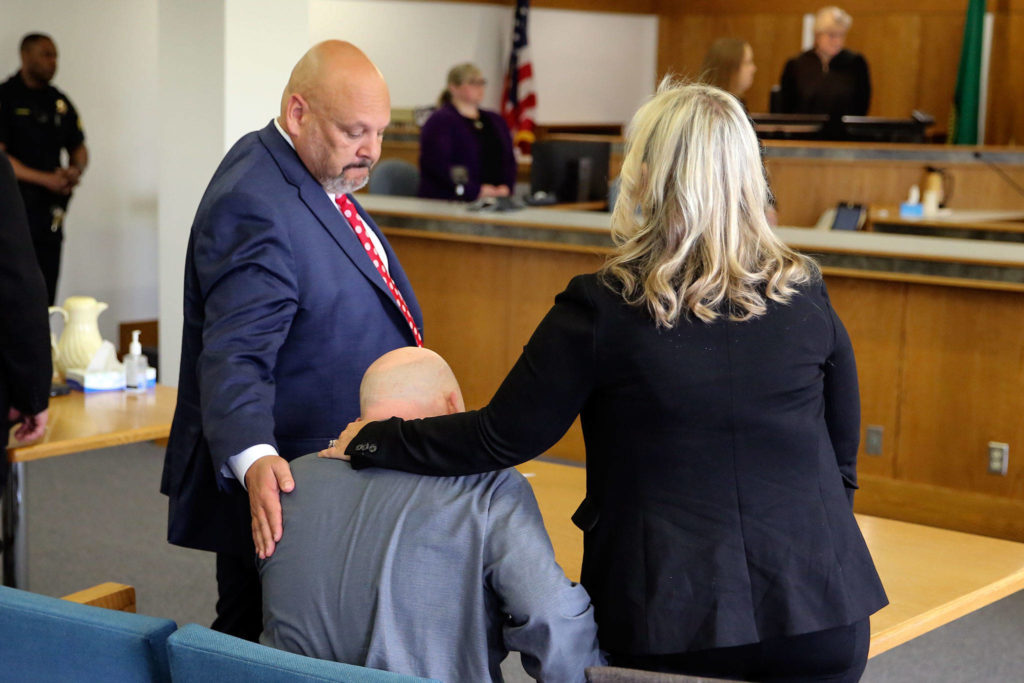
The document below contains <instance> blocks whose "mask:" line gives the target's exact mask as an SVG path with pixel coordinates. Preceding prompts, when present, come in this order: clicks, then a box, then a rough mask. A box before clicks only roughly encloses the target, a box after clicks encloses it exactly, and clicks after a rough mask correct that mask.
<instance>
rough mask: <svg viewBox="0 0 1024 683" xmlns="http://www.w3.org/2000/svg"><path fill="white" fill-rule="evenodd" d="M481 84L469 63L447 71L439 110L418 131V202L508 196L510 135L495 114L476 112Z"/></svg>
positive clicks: (512, 170) (512, 169)
mask: <svg viewBox="0 0 1024 683" xmlns="http://www.w3.org/2000/svg"><path fill="white" fill-rule="evenodd" d="M486 85H487V81H486V80H484V78H483V75H482V74H481V72H480V69H478V68H477V67H476V66H475V65H473V64H459V65H458V66H455V67H453V68H452V70H451V71H449V72H448V87H447V88H446V89H445V91H444V92H443V93H441V98H440V100H439V102H438V104H439V105H440V106H439V108H438V110H437V111H435V112H434V113H433V114H432V115H431V116H430V118H429V119H427V122H426V123H425V124H423V129H422V130H421V131H420V187H419V196H420V197H426V198H429V199H454V200H457V201H473V200H474V199H477V198H483V197H508V196H509V195H510V194H512V189H513V188H514V187H515V182H516V159H515V156H514V155H513V153H512V134H511V133H509V130H508V126H507V125H506V124H505V121H504V120H503V119H502V118H501V115H500V114H498V113H497V112H493V111H488V110H486V109H481V108H480V102H481V101H483V98H484V86H486Z"/></svg>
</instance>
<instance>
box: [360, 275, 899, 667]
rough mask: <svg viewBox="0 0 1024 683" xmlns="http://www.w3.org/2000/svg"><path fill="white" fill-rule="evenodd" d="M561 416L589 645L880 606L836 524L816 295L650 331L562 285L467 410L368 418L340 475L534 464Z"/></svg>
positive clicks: (644, 647) (641, 319)
mask: <svg viewBox="0 0 1024 683" xmlns="http://www.w3.org/2000/svg"><path fill="white" fill-rule="evenodd" d="M577 413H580V415H581V418H582V424H583V434H584V439H585V441H586V449H587V498H586V500H585V501H584V503H583V504H582V505H581V506H580V510H579V511H578V512H577V514H576V515H575V516H574V520H575V521H577V523H578V524H579V525H580V526H581V527H582V528H583V529H584V532H585V533H584V555H583V572H582V583H583V585H584V586H585V587H586V588H587V590H588V591H589V592H590V595H591V597H592V599H593V601H594V606H595V609H596V617H597V621H598V627H599V633H598V636H599V639H600V641H601V646H602V647H603V648H604V649H606V650H609V651H611V652H613V653H634V654H665V653H672V652H684V651H690V650H697V649H704V648H712V647H727V646H733V645H742V644H745V643H753V642H757V641H760V640H764V639H767V638H772V637H776V636H787V635H795V634H800V633H807V632H811V631H816V630H821V629H827V628H831V627H835V626H840V625H844V624H850V623H853V622H855V621H857V620H860V619H862V618H864V617H866V616H867V615H869V614H871V613H873V612H875V611H876V610H878V609H880V608H881V607H883V606H884V605H885V604H886V597H885V593H884V591H883V589H882V586H881V583H880V581H879V579H878V575H877V573H876V572H875V568H874V565H873V563H872V561H871V556H870V555H869V553H868V549H867V546H866V545H865V543H864V539H863V538H862V536H861V533H860V530H859V528H858V526H857V522H856V520H855V519H854V516H853V512H852V504H851V502H852V494H851V490H852V489H854V488H856V486H857V484H856V455H857V444H858V432H859V423H860V408H859V396H858V390H857V371H856V367H855V364H854V358H853V350H852V347H851V345H850V341H849V338H848V337H847V334H846V331H845V329H844V328H843V325H842V323H841V322H840V321H839V318H838V317H837V316H836V314H835V312H834V311H833V310H832V307H831V305H830V303H829V300H828V295H827V293H826V291H825V286H824V284H823V283H822V282H820V281H818V282H815V283H814V284H811V285H808V286H806V287H804V288H803V289H802V290H801V291H800V292H799V294H798V295H797V296H795V297H794V298H793V300H792V301H791V302H790V303H789V304H788V305H779V304H775V303H769V304H768V311H767V313H766V314H765V315H764V316H762V317H760V318H756V319H754V320H750V321H747V322H742V323H736V322H730V321H728V320H725V319H719V320H718V321H716V322H714V323H711V324H706V323H703V322H701V321H699V320H696V319H691V320H683V321H681V322H680V323H679V324H678V325H676V326H675V327H674V328H673V329H669V330H665V329H658V328H657V327H656V326H655V324H654V322H653V320H652V318H651V317H650V315H649V314H648V313H647V312H646V310H645V309H643V308H638V307H634V306H629V305H627V304H626V303H625V302H624V301H623V300H622V298H621V297H620V296H619V295H617V294H615V293H613V292H612V291H611V290H609V289H608V288H606V287H605V286H604V285H603V284H601V282H600V281H599V279H598V277H597V276H596V275H583V276H578V277H576V278H574V279H573V280H572V281H571V282H570V283H569V287H568V288H567V289H566V290H565V291H564V292H563V293H561V294H560V295H558V297H556V299H555V306H554V308H552V309H551V311H550V312H549V313H548V314H547V316H546V317H545V318H544V320H543V321H542V322H541V324H540V326H539V327H538V328H537V330H536V331H535V332H534V334H533V337H532V338H531V339H530V342H529V343H528V344H527V346H526V347H525V349H524V351H523V354H522V356H521V357H520V358H519V361H518V362H517V363H516V365H515V367H514V368H513V369H512V371H511V372H510V373H509V375H508V377H507V378H506V379H505V381H504V382H503V383H502V385H501V388H500V389H499V390H498V392H497V393H496V394H495V396H494V398H493V399H492V400H491V402H490V404H489V405H488V406H487V407H486V408H484V409H482V410H480V411H474V412H469V413H463V414H460V415H454V416H447V417H442V418H435V419H429V420H418V421H411V422H404V423H403V422H402V421H400V420H397V419H392V420H389V421H387V422H377V423H370V424H369V425H368V426H367V427H366V428H364V429H363V430H362V431H361V432H360V434H359V435H358V437H357V438H356V439H355V440H353V442H352V443H351V444H350V445H349V448H348V452H349V453H350V454H352V463H353V466H355V467H357V468H358V467H367V466H371V465H380V466H386V467H393V468H399V469H405V470H408V471H413V472H422V473H448V474H456V473H460V474H465V473H471V472H478V471H482V470H487V469H494V468H498V467H507V466H510V465H514V464H517V463H520V462H523V461H524V460H527V459H529V458H532V457H534V456H536V455H537V454H539V453H541V452H543V451H544V450H545V449H546V448H548V447H550V446H551V445H552V444H554V443H555V441H556V440H557V439H558V438H559V437H561V435H562V434H563V433H564V432H565V431H566V430H567V429H568V427H569V425H570V424H571V423H572V421H573V418H574V417H575V416H576V414H577Z"/></svg>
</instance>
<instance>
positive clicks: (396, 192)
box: [369, 159, 420, 197]
mask: <svg viewBox="0 0 1024 683" xmlns="http://www.w3.org/2000/svg"><path fill="white" fill-rule="evenodd" d="M419 184H420V171H419V169H418V168H416V167H415V166H413V165H412V164H410V163H409V162H408V161H403V160H401V159H384V160H383V161H380V162H379V163H378V164H377V165H376V166H375V167H374V168H373V171H372V172H371V173H370V187H369V192H370V194H386V195H392V196H397V197H415V196H416V191H417V188H418V187H419Z"/></svg>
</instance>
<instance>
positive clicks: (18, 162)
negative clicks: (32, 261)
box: [0, 33, 89, 305]
mask: <svg viewBox="0 0 1024 683" xmlns="http://www.w3.org/2000/svg"><path fill="white" fill-rule="evenodd" d="M56 72H57V46H56V45H55V44H54V42H53V40H52V39H51V38H50V37H49V36H47V35H44V34H42V33H30V34H28V35H26V36H25V37H24V38H22V40H21V69H20V70H19V71H18V72H17V73H15V74H14V75H13V76H11V77H10V78H9V79H7V80H6V81H5V82H4V83H2V84H0V149H2V150H4V151H6V152H7V156H8V158H9V159H10V162H11V166H13V167H14V175H15V177H16V178H17V179H18V187H19V189H20V190H21V195H22V198H23V199H24V200H25V209H26V211H27V213H28V222H29V226H30V228H31V231H32V243H33V245H34V246H35V252H36V259H37V260H38V261H39V267H40V268H41V269H42V271H43V277H44V279H45V280H46V289H47V293H48V296H49V299H50V305H53V302H54V296H55V295H56V293H57V274H58V272H59V271H60V251H61V243H62V242H63V240H64V229H63V225H64V212H65V210H66V209H67V206H68V201H69V200H70V199H71V193H72V191H73V190H74V188H75V186H76V185H78V181H79V180H80V179H81V177H82V172H83V171H84V170H85V166H86V164H88V163H89V151H88V149H86V147H85V135H84V134H83V133H82V125H81V123H80V122H79V120H78V113H77V112H76V111H75V108H74V106H73V105H72V104H71V100H69V99H68V98H67V95H65V94H64V93H62V92H61V91H60V90H57V88H55V87H53V86H52V85H50V81H51V80H52V79H53V75H54V74H55V73H56ZM62 151H66V152H67V155H68V157H67V158H68V164H67V166H64V165H62V162H61V152H62Z"/></svg>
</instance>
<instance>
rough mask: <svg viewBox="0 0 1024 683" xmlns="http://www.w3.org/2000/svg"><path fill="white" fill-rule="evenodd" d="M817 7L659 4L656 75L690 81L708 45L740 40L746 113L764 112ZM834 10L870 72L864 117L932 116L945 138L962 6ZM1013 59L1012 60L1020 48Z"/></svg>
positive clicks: (896, 2)
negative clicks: (746, 79)
mask: <svg viewBox="0 0 1024 683" xmlns="http://www.w3.org/2000/svg"><path fill="white" fill-rule="evenodd" d="M823 4H825V3H823V2H814V1H810V2H796V1H782V0H776V1H775V2H759V1H758V0H735V1H733V2H711V1H695V2H663V3H662V4H661V13H660V17H661V21H660V34H659V41H658V67H659V70H660V71H662V72H663V73H664V72H676V73H679V74H681V75H688V76H696V75H698V74H697V71H698V69H699V68H700V63H701V60H702V59H703V56H704V52H705V50H706V49H707V47H708V46H709V45H710V44H711V42H712V41H713V40H714V39H715V38H718V37H721V36H734V37H737V38H742V39H744V40H747V41H748V42H749V43H750V44H751V46H752V47H753V49H754V57H755V60H756V62H757V66H758V71H757V75H756V76H755V78H754V85H753V87H752V88H751V89H750V91H749V92H748V93H747V98H746V99H747V106H748V108H749V109H750V110H751V111H767V108H768V92H769V89H770V88H771V86H772V85H774V84H776V83H778V81H779V77H780V75H781V74H782V68H783V66H785V63H786V60H787V59H789V58H790V57H792V56H794V55H796V54H797V53H799V52H800V38H801V32H802V26H803V15H804V14H807V13H811V12H814V11H815V10H816V9H817V8H818V7H819V6H821V5H823ZM839 4H840V5H841V6H842V7H843V9H845V10H846V11H848V12H849V13H850V14H851V15H852V16H853V27H852V29H851V30H850V34H849V36H848V38H847V46H848V47H849V48H850V49H851V50H855V51H857V52H860V53H862V54H864V55H865V57H866V58H867V60H868V64H869V65H870V67H871V80H872V86H873V96H872V100H871V110H870V114H872V115H874V116H892V117H903V116H909V115H910V113H911V111H912V110H914V109H921V110H923V111H926V112H928V113H930V114H931V115H933V116H934V117H935V121H936V126H935V130H938V131H945V130H946V128H947V123H948V120H949V112H950V106H951V102H952V99H953V90H954V88H955V85H956V72H957V65H958V63H959V58H960V43H961V39H962V36H963V24H964V12H965V8H966V3H965V2H964V1H963V0H933V1H932V2H923V1H913V0H903V1H900V0H893V1H891V2H884V3H882V2H875V1H874V0H846V1H845V2H841V3H839ZM990 4H992V3H990ZM1000 19H1002V17H1001V18H1000ZM997 23H999V22H998V21H997ZM1016 52H1017V54H1018V55H1020V54H1021V51H1020V48H1017V50H1016Z"/></svg>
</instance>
